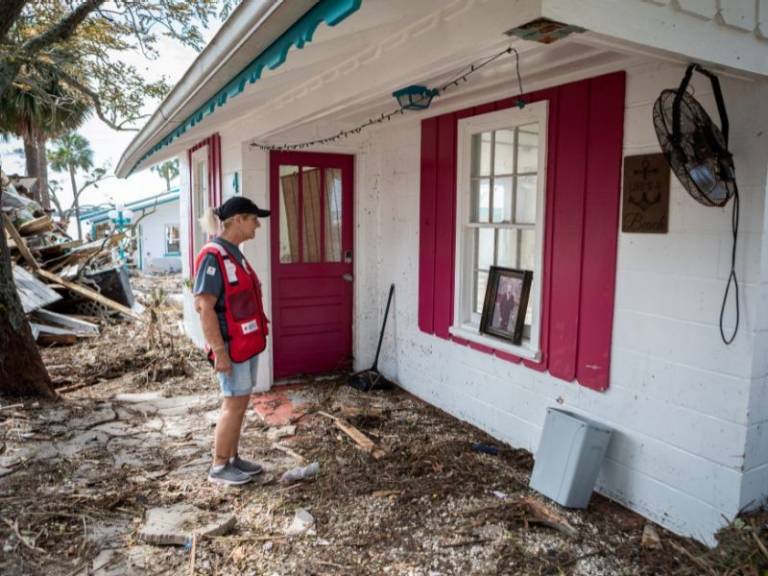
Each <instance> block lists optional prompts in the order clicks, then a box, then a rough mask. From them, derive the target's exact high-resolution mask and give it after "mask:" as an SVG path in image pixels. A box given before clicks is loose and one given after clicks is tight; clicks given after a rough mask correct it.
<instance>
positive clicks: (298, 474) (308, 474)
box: [280, 462, 320, 484]
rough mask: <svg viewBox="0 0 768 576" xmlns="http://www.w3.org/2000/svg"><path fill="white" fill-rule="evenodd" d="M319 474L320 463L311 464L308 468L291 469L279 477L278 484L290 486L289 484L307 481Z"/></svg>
mask: <svg viewBox="0 0 768 576" xmlns="http://www.w3.org/2000/svg"><path fill="white" fill-rule="evenodd" d="M319 473H320V462H312V464H309V465H308V466H299V467H298V468H291V469H290V470H288V471H287V472H285V473H284V474H283V475H282V476H281V477H280V482H283V483H285V484H290V483H291V482H299V481H300V480H308V479H310V478H314V477H315V476H317V475H318V474H319Z"/></svg>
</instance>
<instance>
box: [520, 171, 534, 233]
mask: <svg viewBox="0 0 768 576" xmlns="http://www.w3.org/2000/svg"><path fill="white" fill-rule="evenodd" d="M516 200H517V201H516V202H515V222H517V223H518V224H533V223H535V222H536V175H535V174H534V175H532V176H518V177H517V194H516Z"/></svg>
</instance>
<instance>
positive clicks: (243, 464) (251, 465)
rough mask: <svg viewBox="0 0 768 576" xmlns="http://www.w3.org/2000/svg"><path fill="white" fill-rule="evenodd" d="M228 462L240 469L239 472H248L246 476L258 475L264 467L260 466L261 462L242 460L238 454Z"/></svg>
mask: <svg viewBox="0 0 768 576" xmlns="http://www.w3.org/2000/svg"><path fill="white" fill-rule="evenodd" d="M229 464H230V465H231V466H234V467H235V468H237V469H238V470H240V472H244V473H246V474H248V476H258V475H259V474H261V473H262V472H264V468H263V467H262V466H261V464H257V463H256V462H249V461H248V460H243V459H242V458H240V456H235V457H234V458H232V460H230V461H229Z"/></svg>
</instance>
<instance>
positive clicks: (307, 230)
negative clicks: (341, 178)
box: [301, 166, 322, 262]
mask: <svg viewBox="0 0 768 576" xmlns="http://www.w3.org/2000/svg"><path fill="white" fill-rule="evenodd" d="M301 176H302V179H301V184H302V197H301V201H302V205H303V212H304V218H303V223H302V224H303V235H304V252H303V255H304V258H303V260H302V261H303V262H320V261H321V252H320V213H321V210H322V207H321V205H320V168H310V167H307V166H305V167H303V168H302V170H301Z"/></svg>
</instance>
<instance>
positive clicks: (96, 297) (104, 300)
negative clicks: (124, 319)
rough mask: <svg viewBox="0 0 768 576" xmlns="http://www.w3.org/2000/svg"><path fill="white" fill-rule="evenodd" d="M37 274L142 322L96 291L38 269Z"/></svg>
mask: <svg viewBox="0 0 768 576" xmlns="http://www.w3.org/2000/svg"><path fill="white" fill-rule="evenodd" d="M37 274H38V276H42V277H43V278H45V279H46V280H50V281H51V282H55V283H56V284H59V285H61V286H64V287H65V288H69V289H70V290H72V292H75V293H77V294H79V295H80V296H85V297H86V298H88V299H90V300H94V301H96V302H98V303H99V304H103V305H104V306H106V307H107V308H111V309H112V310H117V311H118V312H120V313H121V314H125V315H126V316H129V317H131V318H134V319H136V320H141V316H139V315H138V314H136V313H135V312H134V311H133V310H131V309H130V308H128V307H126V306H123V305H122V304H120V303H118V302H115V301H114V300H110V299H109V298H107V297H105V296H102V295H101V294H99V293H98V292H95V291H94V290H91V289H90V288H86V287H85V286H81V285H80V284H75V283H73V282H69V281H67V280H64V279H63V278H62V277H60V276H57V275H56V274H52V273H51V272H48V271H47V270H43V269H38V270H37Z"/></svg>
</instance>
